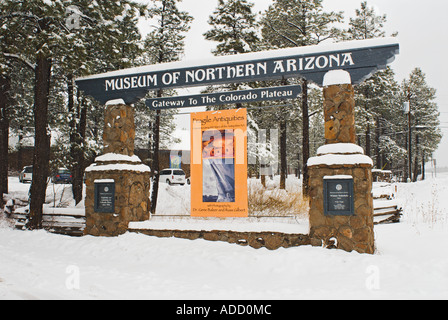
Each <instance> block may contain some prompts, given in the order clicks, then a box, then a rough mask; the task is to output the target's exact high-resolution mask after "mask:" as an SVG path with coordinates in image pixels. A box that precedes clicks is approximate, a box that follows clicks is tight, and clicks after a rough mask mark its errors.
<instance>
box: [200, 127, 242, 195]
mask: <svg viewBox="0 0 448 320" xmlns="http://www.w3.org/2000/svg"><path fill="white" fill-rule="evenodd" d="M202 160H203V188H202V190H203V191H202V197H203V202H221V203H226V202H227V203H232V202H235V137H234V132H233V130H206V131H204V132H203V133H202Z"/></svg>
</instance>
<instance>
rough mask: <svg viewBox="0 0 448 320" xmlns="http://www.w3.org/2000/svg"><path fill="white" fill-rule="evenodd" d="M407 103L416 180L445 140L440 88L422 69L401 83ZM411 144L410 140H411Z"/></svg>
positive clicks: (410, 174) (416, 70)
mask: <svg viewBox="0 0 448 320" xmlns="http://www.w3.org/2000/svg"><path fill="white" fill-rule="evenodd" d="M401 92H402V93H401V95H402V97H403V102H404V101H408V102H409V103H410V110H411V121H412V122H411V132H412V141H411V145H412V154H408V157H410V159H411V162H413V165H414V168H413V171H414V172H413V173H409V177H411V176H412V180H413V181H416V180H417V176H418V173H419V172H420V171H421V172H422V173H424V163H425V162H426V161H427V160H428V159H429V158H430V157H431V156H432V154H433V153H434V152H435V151H436V150H437V148H438V145H439V144H440V141H441V139H442V133H441V130H440V119H439V117H440V113H439V108H438V106H437V103H436V102H435V99H436V90H435V89H434V88H431V87H430V86H429V85H428V84H427V82H426V75H425V74H424V73H423V71H422V70H421V69H420V68H415V69H414V70H413V71H412V72H411V74H410V75H409V78H408V79H405V80H404V81H403V83H402V85H401ZM408 143H409V142H408Z"/></svg>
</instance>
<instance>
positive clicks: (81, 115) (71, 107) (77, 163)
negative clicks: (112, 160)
mask: <svg viewBox="0 0 448 320" xmlns="http://www.w3.org/2000/svg"><path fill="white" fill-rule="evenodd" d="M67 84H68V112H69V114H70V122H69V126H70V157H71V162H72V163H71V166H70V167H71V173H72V175H73V179H72V190H73V198H74V199H75V202H76V204H78V203H79V202H81V200H82V189H83V176H84V147H83V146H84V142H85V130H86V119H85V117H86V115H85V112H86V108H85V107H82V106H80V103H79V99H78V104H77V107H75V105H76V103H75V90H74V80H73V76H72V75H69V76H68V83H67ZM77 120H78V121H77Z"/></svg>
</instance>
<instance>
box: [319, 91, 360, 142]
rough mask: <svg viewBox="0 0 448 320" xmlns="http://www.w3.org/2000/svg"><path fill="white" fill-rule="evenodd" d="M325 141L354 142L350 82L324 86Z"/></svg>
mask: <svg viewBox="0 0 448 320" xmlns="http://www.w3.org/2000/svg"><path fill="white" fill-rule="evenodd" d="M324 117H325V141H326V142H325V143H326V144H332V143H353V144H355V143H356V132H355V92H354V89H353V86H352V85H351V84H341V85H332V86H328V87H325V88H324Z"/></svg>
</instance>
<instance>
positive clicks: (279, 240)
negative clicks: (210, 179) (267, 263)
mask: <svg viewBox="0 0 448 320" xmlns="http://www.w3.org/2000/svg"><path fill="white" fill-rule="evenodd" d="M129 231H130V232H136V233H141V234H145V235H148V236H153V237H159V238H172V237H174V238H180V239H188V240H196V239H204V240H207V241H223V242H228V243H235V244H238V245H241V246H250V247H252V248H255V249H260V248H266V249H268V250H277V249H279V248H292V247H299V246H306V245H310V243H311V242H310V238H309V236H308V235H303V234H285V233H277V232H236V231H225V230H214V231H189V230H150V229H136V230H133V229H130V230H129Z"/></svg>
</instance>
